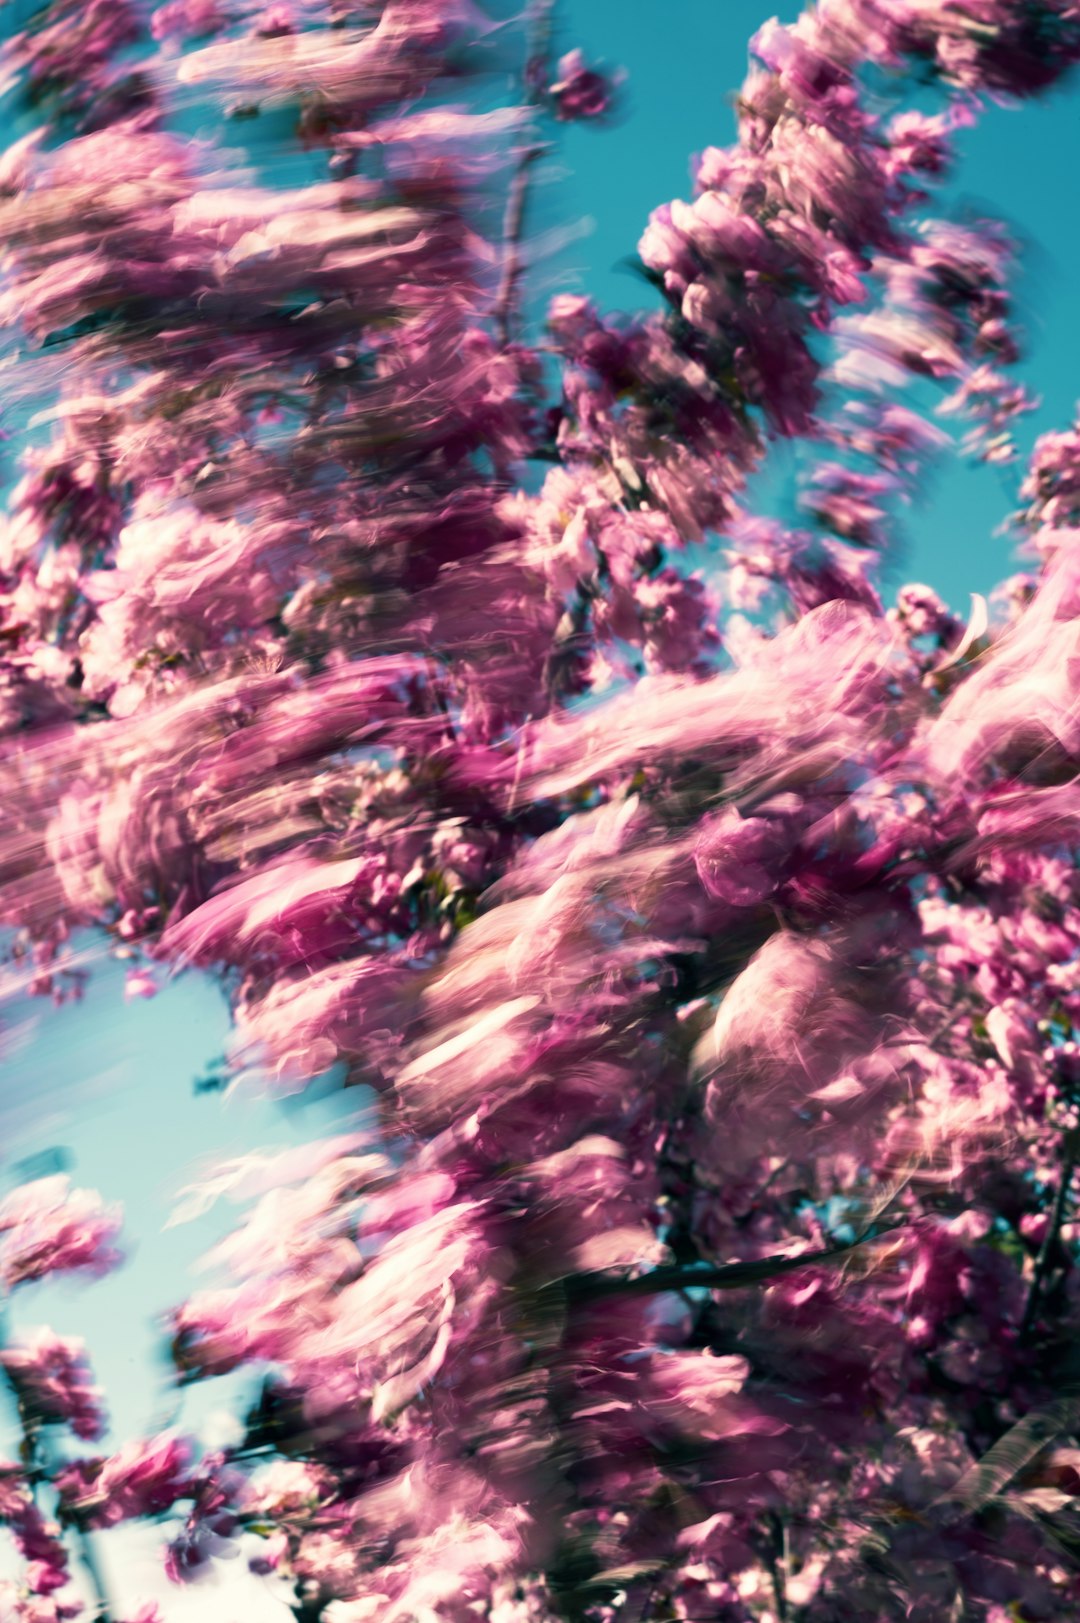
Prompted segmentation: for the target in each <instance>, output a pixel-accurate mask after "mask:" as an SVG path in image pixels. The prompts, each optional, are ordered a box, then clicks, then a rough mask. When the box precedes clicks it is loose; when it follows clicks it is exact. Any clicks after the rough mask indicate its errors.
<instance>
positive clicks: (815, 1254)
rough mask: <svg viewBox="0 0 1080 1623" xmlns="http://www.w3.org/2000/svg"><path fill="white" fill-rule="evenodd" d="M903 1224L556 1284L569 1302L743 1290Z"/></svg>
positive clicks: (838, 1257) (830, 1258) (839, 1254)
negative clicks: (798, 1251)
mask: <svg viewBox="0 0 1080 1623" xmlns="http://www.w3.org/2000/svg"><path fill="white" fill-rule="evenodd" d="M902 1224H903V1219H900V1220H898V1221H894V1222H889V1223H878V1224H875V1225H874V1226H873V1227H872V1228H870V1229H868V1230H867V1231H866V1232H865V1233H863V1234H859V1235H857V1236H856V1237H855V1239H854V1240H847V1241H844V1242H842V1243H839V1244H837V1245H828V1246H823V1247H822V1248H821V1249H820V1250H819V1251H804V1252H803V1254H802V1255H801V1256H798V1257H759V1258H758V1260H757V1261H756V1262H729V1263H725V1264H723V1266H721V1267H715V1268H702V1267H700V1266H699V1265H696V1264H694V1263H689V1264H683V1263H672V1264H670V1265H669V1266H667V1267H664V1268H653V1269H652V1271H651V1272H650V1273H647V1274H637V1275H627V1274H609V1273H595V1274H571V1275H570V1277H569V1278H568V1279H564V1280H560V1281H559V1284H560V1285H561V1287H562V1289H563V1291H564V1292H565V1294H566V1297H567V1298H568V1300H569V1301H571V1302H594V1301H598V1300H600V1299H602V1298H603V1297H605V1296H655V1295H657V1294H658V1293H659V1292H660V1291H681V1290H687V1289H690V1288H691V1287H693V1286H705V1287H706V1288H707V1289H709V1290H719V1291H724V1290H729V1291H731V1290H741V1289H743V1288H744V1287H745V1286H747V1285H760V1284H762V1283H764V1281H766V1280H769V1279H778V1278H780V1276H781V1275H783V1274H791V1273H794V1272H795V1271H796V1270H797V1269H799V1268H812V1267H814V1266H815V1265H816V1264H818V1263H833V1262H840V1261H842V1260H843V1258H844V1257H846V1256H848V1255H849V1254H850V1253H851V1252H852V1251H857V1250H858V1249H859V1248H860V1247H861V1246H864V1245H868V1244H869V1243H870V1242H871V1241H872V1240H877V1239H880V1238H881V1236H882V1235H883V1234H886V1233H889V1232H890V1231H891V1230H892V1229H895V1228H900V1227H902Z"/></svg>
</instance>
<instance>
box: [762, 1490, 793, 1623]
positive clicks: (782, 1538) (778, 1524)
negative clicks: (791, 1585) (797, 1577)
mask: <svg viewBox="0 0 1080 1623" xmlns="http://www.w3.org/2000/svg"><path fill="white" fill-rule="evenodd" d="M769 1529H770V1532H771V1534H772V1543H771V1547H770V1549H769V1551H768V1553H767V1555H766V1564H767V1566H768V1568H769V1577H770V1578H771V1579H772V1586H773V1596H774V1598H775V1600H776V1616H777V1619H778V1623H787V1619H788V1616H789V1613H788V1603H787V1574H788V1532H787V1523H786V1522H785V1521H784V1518H783V1517H782V1516H781V1515H780V1514H779V1513H778V1512H777V1511H775V1510H771V1511H770V1512H769Z"/></svg>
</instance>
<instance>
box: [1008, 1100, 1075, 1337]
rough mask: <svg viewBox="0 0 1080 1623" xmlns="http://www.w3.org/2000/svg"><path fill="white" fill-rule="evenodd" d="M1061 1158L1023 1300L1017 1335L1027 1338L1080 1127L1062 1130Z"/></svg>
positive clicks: (1055, 1241)
mask: <svg viewBox="0 0 1080 1623" xmlns="http://www.w3.org/2000/svg"><path fill="white" fill-rule="evenodd" d="M1062 1148H1063V1152H1064V1154H1063V1159H1062V1164H1061V1178H1060V1180H1059V1182H1058V1188H1057V1194H1056V1195H1055V1197H1054V1205H1053V1209H1052V1211H1051V1213H1050V1222H1049V1224H1048V1225H1047V1230H1046V1233H1045V1235H1044V1236H1043V1243H1042V1245H1041V1246H1040V1247H1039V1254H1038V1256H1037V1257H1036V1259H1035V1272H1034V1273H1033V1274H1032V1276H1031V1286H1030V1288H1029V1290H1028V1294H1027V1301H1026V1302H1025V1303H1024V1316H1023V1318H1022V1319H1021V1320H1020V1336H1021V1339H1022V1340H1027V1338H1028V1336H1030V1334H1031V1332H1032V1330H1033V1329H1034V1326H1035V1315H1036V1313H1037V1312H1038V1310H1039V1302H1040V1301H1041V1299H1042V1291H1043V1285H1044V1284H1045V1282H1046V1276H1047V1274H1048V1273H1049V1272H1050V1268H1051V1265H1052V1262H1053V1257H1054V1251H1055V1249H1056V1247H1057V1244H1058V1236H1059V1234H1060V1232H1061V1225H1062V1223H1063V1222H1064V1220H1065V1207H1066V1205H1067V1203H1068V1199H1069V1190H1070V1188H1071V1187H1072V1178H1073V1173H1074V1172H1075V1170H1076V1161H1077V1156H1078V1155H1080V1128H1076V1127H1073V1128H1071V1129H1070V1130H1069V1132H1067V1133H1066V1134H1065V1139H1064V1143H1063V1146H1062Z"/></svg>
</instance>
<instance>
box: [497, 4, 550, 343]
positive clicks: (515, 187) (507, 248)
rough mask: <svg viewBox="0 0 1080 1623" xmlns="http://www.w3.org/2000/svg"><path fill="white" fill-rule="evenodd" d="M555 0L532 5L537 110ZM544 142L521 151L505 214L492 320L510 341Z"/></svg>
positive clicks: (530, 87)
mask: <svg viewBox="0 0 1080 1623" xmlns="http://www.w3.org/2000/svg"><path fill="white" fill-rule="evenodd" d="M554 5H555V0H533V4H532V6H531V7H530V8H529V10H530V16H529V31H528V33H529V37H528V42H527V44H526V59H525V71H524V75H523V78H524V82H525V90H526V97H525V105H526V107H528V108H530V109H532V110H533V111H535V110H536V109H537V108H538V107H539V106H540V103H541V99H542V96H543V92H544V81H545V80H546V78H547V59H548V52H549V50H550V48H551V33H552V13H553V11H554ZM544 150H545V149H544V144H543V142H541V141H539V140H537V139H535V138H531V139H530V140H529V141H528V143H527V144H526V145H525V146H524V147H523V148H522V150H521V152H520V153H519V155H518V161H517V167H516V169H515V170H514V176H513V179H512V180H511V182H510V191H509V193H508V194H507V199H506V211H505V213H504V214H503V268H502V276H501V278H500V280H499V291H498V293H497V294H496V296H495V307H494V309H493V310H492V320H493V321H494V323H495V330H496V331H497V333H498V335H499V338H500V341H501V342H502V343H503V344H504V345H505V344H509V343H510V342H511V341H512V339H513V336H514V330H513V329H514V317H515V314H516V306H517V291H518V283H519V282H520V281H521V273H522V271H523V269H524V265H523V262H522V254H521V244H522V240H523V238H524V235H525V209H526V204H527V202H528V197H529V176H530V173H531V171H532V167H533V165H534V164H535V163H536V162H537V160H538V159H539V158H541V157H543V155H544Z"/></svg>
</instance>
